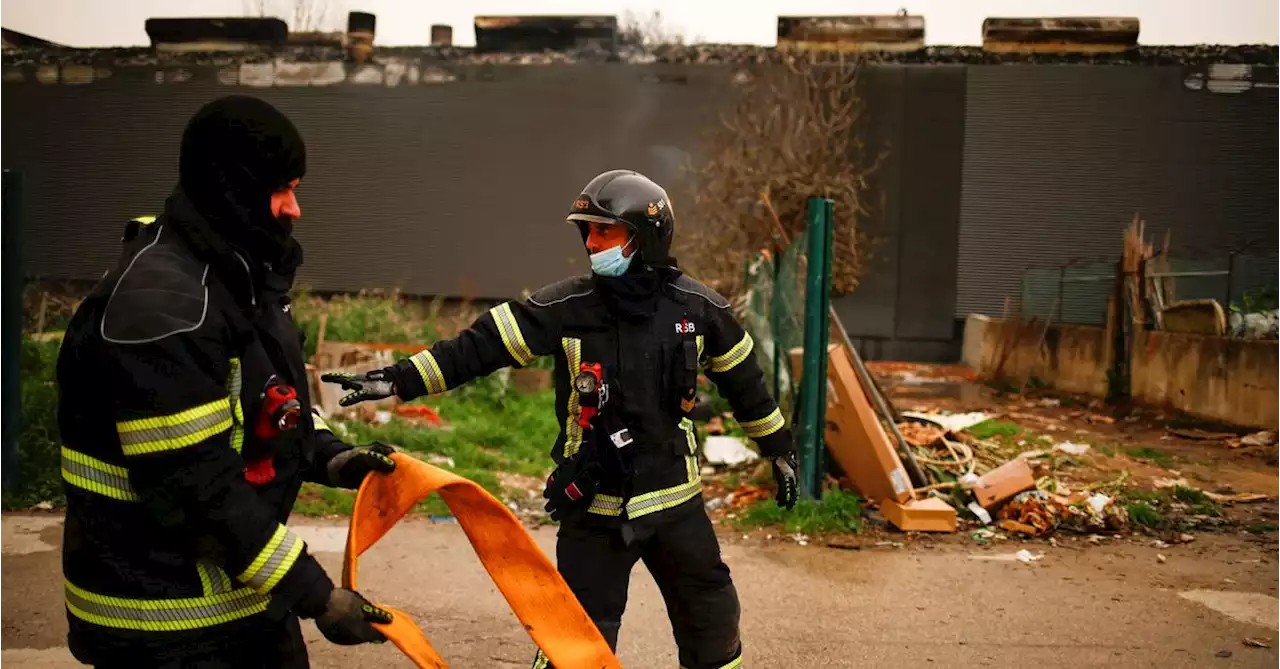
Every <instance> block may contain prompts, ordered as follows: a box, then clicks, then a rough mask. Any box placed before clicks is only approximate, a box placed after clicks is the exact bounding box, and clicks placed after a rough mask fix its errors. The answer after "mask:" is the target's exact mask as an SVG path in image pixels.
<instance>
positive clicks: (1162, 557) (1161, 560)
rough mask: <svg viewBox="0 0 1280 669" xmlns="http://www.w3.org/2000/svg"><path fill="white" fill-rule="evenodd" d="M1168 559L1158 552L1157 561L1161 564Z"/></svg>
mask: <svg viewBox="0 0 1280 669" xmlns="http://www.w3.org/2000/svg"><path fill="white" fill-rule="evenodd" d="M1166 559H1167V558H1165V556H1164V555H1163V554H1161V553H1156V562H1159V563H1160V564H1164V563H1165V560H1166Z"/></svg>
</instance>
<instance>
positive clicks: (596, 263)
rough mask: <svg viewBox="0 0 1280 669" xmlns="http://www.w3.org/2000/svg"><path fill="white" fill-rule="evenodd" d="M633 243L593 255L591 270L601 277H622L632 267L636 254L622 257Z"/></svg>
mask: <svg viewBox="0 0 1280 669" xmlns="http://www.w3.org/2000/svg"><path fill="white" fill-rule="evenodd" d="M630 245H631V242H630V241H628V242H627V243H626V244H623V245H621V246H614V247H612V248H607V249H605V250H603V251H601V252H599V253H592V254H591V270H592V271H593V272H595V273H596V274H599V275H600V276H622V275H623V274H626V273H627V268H629V267H631V259H632V258H634V257H635V255H634V254H632V255H629V256H625V255H622V250H623V249H625V248H626V247H628V246H630Z"/></svg>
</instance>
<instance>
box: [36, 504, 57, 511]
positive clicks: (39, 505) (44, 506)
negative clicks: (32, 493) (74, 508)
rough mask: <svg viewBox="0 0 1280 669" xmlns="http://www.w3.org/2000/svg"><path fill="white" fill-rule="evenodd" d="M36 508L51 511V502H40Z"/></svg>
mask: <svg viewBox="0 0 1280 669" xmlns="http://www.w3.org/2000/svg"><path fill="white" fill-rule="evenodd" d="M36 508H37V509H39V510H41V511H53V502H40V503H39V504H37V505H36Z"/></svg>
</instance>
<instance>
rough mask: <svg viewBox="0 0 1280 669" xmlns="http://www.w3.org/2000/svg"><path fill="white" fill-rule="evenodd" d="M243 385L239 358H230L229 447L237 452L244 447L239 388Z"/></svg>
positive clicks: (228, 383) (242, 411)
mask: <svg viewBox="0 0 1280 669" xmlns="http://www.w3.org/2000/svg"><path fill="white" fill-rule="evenodd" d="M243 387H244V372H243V371H242V370H241V369H240V358H232V359H231V378H230V379H228V380H227V391H228V392H229V393H230V396H231V421H232V427H231V448H232V449H233V450H234V451H235V452H236V453H239V452H240V451H241V450H243V449H244V408H243V405H242V404H241V403H240V390H241V389H242V388H243Z"/></svg>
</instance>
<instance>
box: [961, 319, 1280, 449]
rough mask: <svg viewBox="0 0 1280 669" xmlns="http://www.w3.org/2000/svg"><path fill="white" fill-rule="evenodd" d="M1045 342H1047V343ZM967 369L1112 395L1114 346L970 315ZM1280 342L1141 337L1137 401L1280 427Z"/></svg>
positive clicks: (1071, 328) (1097, 333) (1070, 330)
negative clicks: (1109, 382) (1110, 376)
mask: <svg viewBox="0 0 1280 669" xmlns="http://www.w3.org/2000/svg"><path fill="white" fill-rule="evenodd" d="M1042 337H1043V338H1042ZM963 357H964V362H965V363H966V364H968V365H969V366H971V367H973V368H974V369H975V370H976V371H977V372H978V375H979V376H980V377H982V378H992V377H994V376H995V375H996V371H997V370H998V369H1001V360H1002V358H1003V359H1004V364H1003V368H1002V372H1003V375H1004V376H1005V377H1007V378H1012V379H1025V378H1029V377H1034V378H1036V379H1038V380H1040V381H1041V382H1044V383H1047V384H1048V385H1050V386H1052V387H1053V388H1056V389H1058V390H1063V391H1067V392H1074V393H1086V394H1090V395H1095V396H1098V397H1104V396H1105V395H1106V394H1107V370H1108V369H1109V368H1110V366H1111V357H1112V355H1111V344H1110V342H1109V341H1107V336H1106V331H1105V330H1104V329H1103V328H1100V327H1093V326H1087V325H1053V326H1051V327H1050V328H1049V329H1048V330H1047V331H1046V330H1044V327H1043V325H1042V324H1031V325H1027V324H1024V323H1019V322H1016V321H1005V320H1000V319H992V318H988V317H986V316H981V315H976V314H975V315H970V316H969V318H968V319H967V321H966V323H965V334H964V348H963ZM1278 369H1280V343H1277V342H1275V341H1247V340H1240V339H1229V338H1226V337H1211V336H1201V335H1188V334H1177V333H1169V332H1140V333H1138V335H1137V337H1135V340H1134V353H1133V359H1132V361H1131V363H1130V377H1131V392H1132V395H1133V398H1134V399H1135V400H1137V401H1139V402H1142V403H1144V404H1150V405H1154V406H1163V407H1169V408H1172V409H1177V410H1180V411H1185V412H1187V413H1189V414H1192V415H1195V416H1199V417H1202V418H1206V419H1210V420H1217V421H1222V422H1226V423H1231V424H1235V425H1242V426H1246V427H1259V428H1273V429H1274V428H1275V427H1276V426H1277V424H1280V412H1278V407H1280V392H1278V384H1277V370H1278Z"/></svg>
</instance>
